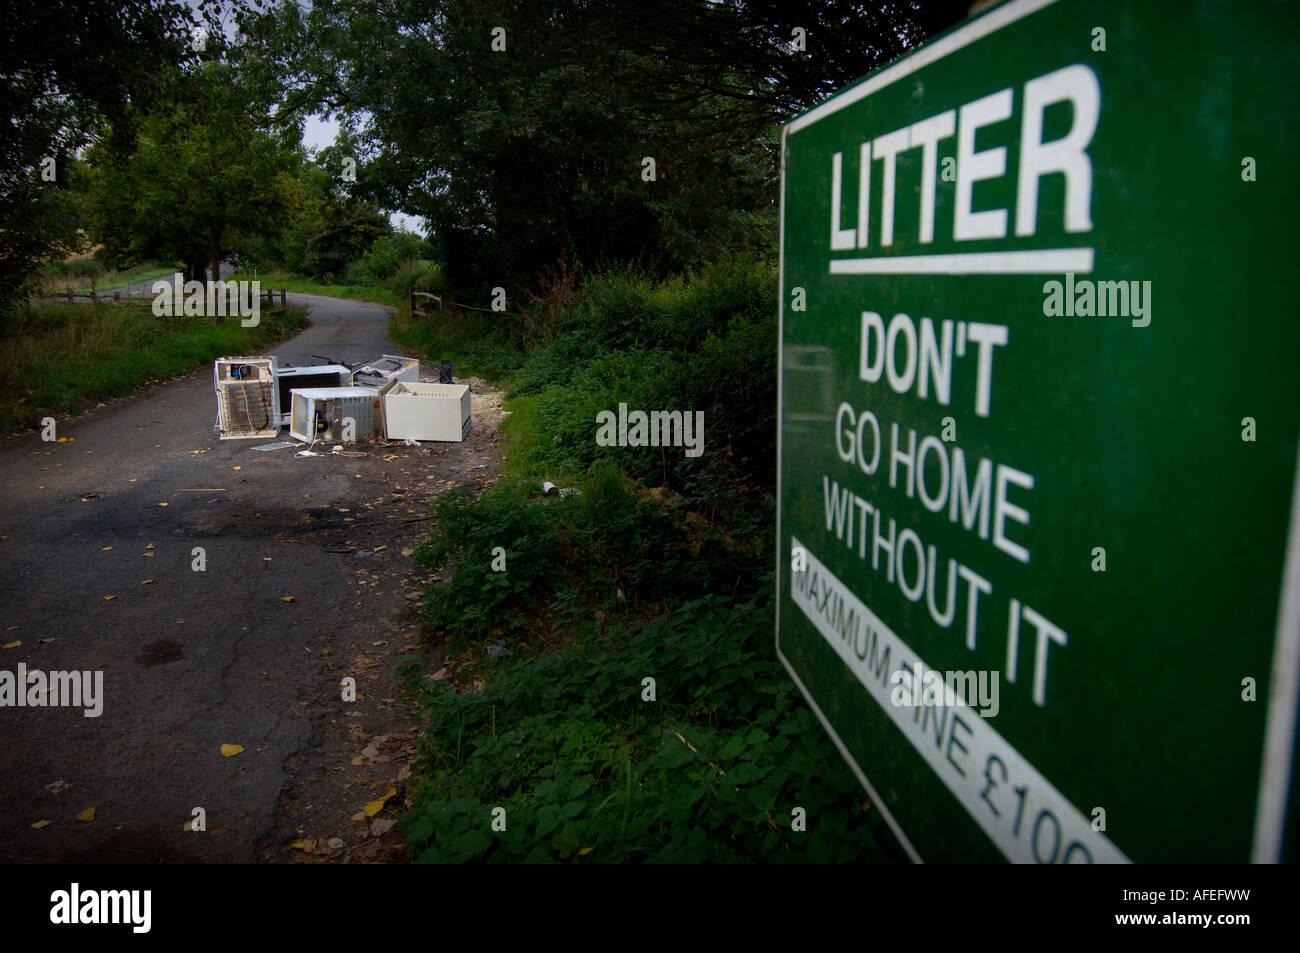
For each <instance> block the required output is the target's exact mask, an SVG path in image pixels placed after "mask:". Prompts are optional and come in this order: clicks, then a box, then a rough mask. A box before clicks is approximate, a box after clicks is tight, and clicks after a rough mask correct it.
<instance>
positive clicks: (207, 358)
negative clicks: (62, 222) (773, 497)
mask: <svg viewBox="0 0 1300 953" xmlns="http://www.w3.org/2000/svg"><path fill="white" fill-rule="evenodd" d="M306 326H307V318H306V315H305V314H304V313H303V312H302V311H301V310H299V309H292V308H291V309H289V310H288V311H286V312H283V313H280V314H272V313H270V312H267V311H263V312H262V314H261V320H260V322H259V323H258V325H257V326H256V327H248V328H246V327H242V326H241V324H240V319H239V318H229V317H225V318H221V317H213V318H202V317H185V318H172V317H164V318H160V317H157V316H155V315H154V313H153V310H152V308H151V302H149V301H132V302H129V303H128V302H119V303H112V302H99V303H97V304H90V303H88V302H84V303H80V304H51V303H45V304H37V305H28V306H26V307H21V308H19V309H18V311H17V314H16V317H15V322H14V325H13V328H12V331H11V332H10V333H9V334H6V335H4V336H2V337H0V432H8V431H10V430H15V429H19V428H23V427H38V426H39V425H40V421H41V418H42V417H45V416H54V417H56V418H57V417H62V416H65V415H67V414H74V413H77V412H79V411H82V410H85V409H86V408H87V407H88V406H92V405H94V404H95V403H97V402H99V401H106V400H109V399H110V398H113V397H121V396H123V395H125V394H129V393H131V391H133V390H135V389H136V388H138V387H140V386H141V385H143V384H146V383H149V382H151V381H155V380H165V379H167V378H169V377H174V376H176V375H178V374H183V373H185V372H187V371H190V370H193V369H194V368H195V367H198V366H201V365H203V364H206V363H210V362H211V361H212V359H213V358H215V357H220V356H221V355H223V354H248V353H256V352H258V351H260V350H262V349H264V348H266V347H267V346H268V345H270V344H272V343H274V342H275V341H278V340H281V339H283V338H285V337H288V336H289V335H290V334H293V333H294V332H295V331H297V330H299V329H301V328H304V327H306Z"/></svg>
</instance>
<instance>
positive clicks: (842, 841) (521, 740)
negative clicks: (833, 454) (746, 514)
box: [403, 587, 896, 863]
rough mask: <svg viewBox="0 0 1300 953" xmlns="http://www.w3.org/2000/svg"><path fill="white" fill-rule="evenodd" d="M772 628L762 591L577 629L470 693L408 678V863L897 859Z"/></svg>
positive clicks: (508, 662)
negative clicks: (578, 633)
mask: <svg viewBox="0 0 1300 953" xmlns="http://www.w3.org/2000/svg"><path fill="white" fill-rule="evenodd" d="M771 632H772V609H771V590H770V587H769V588H768V589H767V590H766V591H764V592H763V593H762V594H760V595H759V596H758V597H756V598H754V599H752V600H748V601H746V602H743V603H739V602H735V601H733V600H730V599H728V598H723V597H716V596H708V597H704V598H701V599H697V600H694V601H691V602H688V603H686V604H685V605H683V606H681V607H680V608H679V609H678V610H676V611H675V612H673V613H671V614H664V615H662V616H660V617H658V618H657V619H655V620H654V621H652V622H651V623H650V624H649V625H646V626H644V627H643V628H641V630H640V631H638V632H635V633H633V632H631V631H629V630H628V629H626V628H623V627H621V626H614V627H607V628H606V629H604V630H603V631H599V627H598V626H596V625H595V624H594V623H593V624H592V626H591V631H590V632H589V635H588V638H587V639H586V640H585V641H584V642H583V643H581V644H576V645H571V646H570V647H568V648H566V649H564V650H561V651H554V652H548V653H542V654H533V655H529V654H519V655H516V656H514V657H511V658H508V659H505V660H503V661H502V662H501V664H500V667H499V668H498V669H497V672H496V674H495V675H494V676H493V677H492V678H491V679H490V681H489V682H488V684H487V686H486V687H485V689H484V690H483V691H469V692H465V693H458V692H457V691H456V689H455V688H454V687H453V686H452V685H450V684H449V683H447V682H443V681H440V682H434V681H430V680H427V679H424V678H421V677H420V675H419V671H418V667H416V666H410V667H408V668H407V669H406V670H405V671H404V673H403V674H405V675H406V677H407V690H408V693H409V695H410V697H411V698H412V700H413V701H414V703H415V708H416V711H417V715H418V721H419V723H420V724H421V725H422V726H423V730H422V732H421V734H420V737H419V741H418V747H419V758H420V762H421V763H420V768H421V770H420V771H419V772H418V775H417V776H418V777H419V778H420V779H421V780H420V782H419V784H418V785H417V788H416V790H415V794H414V798H413V801H412V807H411V809H410V811H409V812H407V814H406V815H404V817H403V824H404V825H405V827H406V831H407V835H408V840H409V842H410V844H411V845H412V846H413V848H414V849H415V852H416V859H417V860H418V861H420V862H427V863H447V862H464V861H482V862H489V863H491V862H520V861H523V862H565V861H573V860H578V859H583V858H585V859H588V860H591V861H598V862H617V861H650V862H700V861H721V862H727V861H758V860H788V861H796V862H799V861H808V862H836V861H859V862H861V861H886V860H891V859H896V856H895V852H896V848H893V847H892V843H887V839H886V838H885V837H883V836H882V835H881V831H882V830H883V828H882V827H881V825H880V822H879V819H878V815H876V814H874V813H872V812H869V811H866V810H864V805H863V801H864V798H863V795H862V793H861V790H860V789H859V788H858V785H857V781H856V780H855V779H854V778H853V777H852V775H851V774H850V773H849V772H848V770H847V768H846V767H845V766H844V764H843V762H842V760H841V759H840V758H839V757H838V756H837V754H836V752H835V751H834V750H833V748H832V747H831V743H830V742H829V741H828V740H827V739H826V736H825V732H823V731H822V730H821V727H820V725H818V723H817V720H816V718H815V717H814V716H813V715H812V713H811V711H809V710H808V708H807V707H806V706H805V705H804V703H803V702H802V700H801V699H800V698H799V697H798V693H797V692H796V690H795V689H794V686H793V685H792V684H791V683H790V680H789V678H788V677H787V676H786V674H785V672H784V671H783V670H782V669H781V668H780V666H779V665H778V664H777V663H776V662H775V661H774V660H773V658H772V653H771ZM647 676H649V677H650V678H653V679H654V683H653V684H654V691H653V699H654V700H653V701H651V700H647V698H648V697H649V696H650V693H649V692H648V691H647V688H646V686H647V684H648V683H647V681H646V679H647ZM498 808H501V809H504V813H502V812H500V811H496V809H498ZM796 808H798V809H801V810H800V811H797V810H796ZM799 816H802V817H803V818H804V819H805V820H804V821H803V822H800V823H796V818H797V817H799ZM494 821H495V823H494ZM805 823H806V828H805V829H802V830H801V829H799V828H801V827H804V826H805ZM878 842H879V843H878ZM882 844H884V845H885V846H881V845H882Z"/></svg>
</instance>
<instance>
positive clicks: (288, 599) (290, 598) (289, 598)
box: [280, 596, 293, 602]
mask: <svg viewBox="0 0 1300 953" xmlns="http://www.w3.org/2000/svg"><path fill="white" fill-rule="evenodd" d="M280 601H281V602H293V596H281V597H280Z"/></svg>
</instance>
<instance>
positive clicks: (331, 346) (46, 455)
mask: <svg viewBox="0 0 1300 953" xmlns="http://www.w3.org/2000/svg"><path fill="white" fill-rule="evenodd" d="M290 301H291V303H299V304H306V305H307V306H308V307H309V317H310V319H311V321H312V327H310V328H309V329H307V330H306V331H304V332H302V333H301V334H299V335H298V336H296V337H295V338H293V339H291V340H290V341H288V342H285V343H284V344H282V345H281V346H279V347H277V348H275V349H273V351H272V353H274V354H275V355H276V357H277V359H278V360H279V361H280V363H291V364H306V363H309V359H310V357H311V355H314V354H315V355H324V356H328V357H330V358H332V359H335V360H338V361H344V362H348V363H355V362H360V361H362V360H369V359H372V358H375V357H378V356H379V355H380V354H381V353H384V352H388V353H398V350H397V349H396V347H395V346H394V345H393V344H392V342H390V341H389V340H388V339H387V336H386V333H385V331H386V327H387V321H388V311H387V309H385V308H384V307H382V306H380V305H374V304H363V303H359V302H353V301H341V300H335V299H330V298H322V297H316V296H307V295H291V296H290ZM424 376H425V377H426V379H427V378H428V377H429V376H430V375H429V373H428V369H426V373H425V375H424ZM433 379H435V380H436V371H435V372H434V375H433ZM214 417H215V399H214V396H213V391H212V372H211V368H210V367H209V368H206V369H201V370H199V371H196V372H195V373H193V374H191V375H189V376H187V377H185V378H183V379H181V380H177V381H173V382H169V383H166V384H160V385H153V386H150V387H148V388H147V389H146V390H145V391H144V392H142V393H140V394H138V395H136V396H134V397H131V398H129V399H126V400H122V401H116V402H113V403H112V404H110V405H108V406H107V407H104V408H102V409H100V410H99V411H97V412H95V413H92V414H90V415H86V416H83V417H80V418H73V419H70V420H66V421H59V427H58V436H60V437H67V438H69V440H68V442H65V443H48V442H43V441H42V440H41V437H40V435H39V434H20V435H16V436H13V437H10V438H7V439H5V440H4V441H2V442H0V486H3V488H4V494H5V501H4V504H3V507H0V581H2V583H3V585H2V588H0V608H2V610H3V611H0V630H3V631H0V645H4V646H11V645H12V644H13V643H15V642H20V643H21V645H16V646H13V647H5V648H0V671H3V670H7V671H10V672H15V673H16V672H17V668H18V665H19V663H24V664H25V665H26V666H27V668H28V670H30V669H33V668H39V669H41V670H43V671H45V672H57V671H72V670H76V671H81V672H102V673H103V698H102V707H103V710H102V714H101V715H100V716H99V717H85V714H84V709H83V708H71V707H63V708H51V707H38V708H31V707H21V708H20V707H0V734H2V736H3V739H4V741H3V745H2V746H0V859H3V860H4V861H8V862H12V861H76V860H93V861H138V862H145V863H157V862H186V861H189V862H222V861H245V862H250V861H254V860H257V859H267V858H268V857H270V856H271V854H272V853H273V852H274V851H277V850H280V849H282V848H281V847H280V846H279V842H280V841H281V840H283V839H284V838H285V837H287V836H290V835H291V834H293V833H294V830H293V829H292V828H291V827H285V823H286V819H285V817H284V812H283V809H282V805H281V803H280V802H281V797H282V794H284V792H285V791H287V790H289V789H295V790H296V791H297V800H298V802H299V803H303V804H306V803H310V802H312V801H313V800H315V799H314V798H313V797H312V785H314V784H319V785H327V782H329V777H330V776H329V772H330V771H341V770H345V769H344V768H339V767H336V766H334V765H327V764H324V763H321V761H322V759H324V758H326V757H335V756H338V755H339V752H334V754H333V755H330V754H329V752H330V750H331V748H334V747H337V745H336V744H335V742H334V741H332V740H328V738H342V737H343V733H344V732H345V731H350V732H351V735H350V737H352V738H357V737H362V738H364V737H366V732H365V731H361V730H360V729H358V728H356V727H355V725H351V726H350V725H349V723H348V719H347V718H346V717H345V716H346V715H356V714H358V711H347V712H343V709H344V708H346V704H345V703H343V702H342V701H341V700H340V693H339V691H338V687H337V686H338V683H339V679H340V677H341V676H342V675H344V674H349V673H350V674H354V675H357V677H358V681H359V682H360V683H362V690H363V691H364V690H365V689H366V686H367V685H371V687H372V688H373V691H371V695H372V696H373V697H372V699H371V700H372V701H373V702H376V703H378V704H379V708H381V709H383V710H384V711H386V712H387V714H388V717H389V720H390V723H395V721H394V719H397V718H398V715H399V713H400V712H401V709H400V706H399V705H394V704H393V698H392V697H391V696H392V695H394V694H395V692H394V691H393V688H392V685H391V678H392V677H391V675H390V674H388V673H387V669H386V667H385V665H383V664H381V663H382V662H383V661H384V658H385V657H391V655H393V654H396V653H398V652H399V651H400V649H401V645H400V638H399V633H397V632H396V631H394V629H393V625H394V622H393V620H394V619H395V618H405V619H406V620H407V621H409V620H410V618H411V616H412V614H413V612H414V603H413V601H412V599H413V598H414V597H413V596H412V595H411V591H415V589H411V591H408V592H403V591H402V590H403V587H412V586H414V587H415V588H418V586H416V582H418V580H413V579H412V578H410V577H409V574H410V573H411V569H410V568H409V560H404V559H403V558H402V556H401V555H400V554H399V550H400V549H401V548H402V547H403V546H405V547H410V546H413V545H414V541H415V540H416V539H417V538H418V533H419V532H421V531H422V527H424V526H427V525H428V524H427V523H420V522H419V519H420V517H421V516H423V515H425V514H426V513H427V507H426V506H425V505H424V504H425V503H426V502H427V499H428V498H429V497H430V496H431V495H433V493H434V492H436V491H437V490H439V489H441V488H445V486H446V485H449V484H450V483H454V482H472V481H473V480H475V479H478V480H480V481H481V480H482V479H484V474H485V469H483V468H480V469H477V470H475V469H474V468H476V467H481V466H482V465H483V464H484V463H487V464H488V467H487V468H486V472H488V473H490V472H491V470H492V469H493V466H492V464H493V453H494V446H493V439H492V438H491V437H489V438H488V439H478V440H474V439H471V440H469V441H466V442H465V443H464V444H446V445H436V446H433V447H428V446H426V447H420V448H411V447H403V446H401V445H400V444H398V445H389V446H385V445H383V444H374V445H370V446H360V445H359V446H358V447H357V449H358V450H359V451H361V452H365V453H366V456H365V457H364V458H354V457H347V458H344V457H339V456H323V457H317V458H299V457H295V456H294V453H295V450H294V449H287V450H276V451H270V452H264V451H256V450H254V449H253V448H254V447H256V446H259V445H261V444H265V443H268V442H270V441H267V440H228V441H220V440H218V439H217V438H216V435H215V433H214V430H213V422H214ZM279 439H286V440H287V439H289V438H288V435H287V431H283V432H282V435H281V437H280V438H279ZM385 457H390V458H391V459H387V460H385V459H384V458H385ZM411 513H415V514H416V515H415V516H411V515H409V514H411ZM390 542H391V543H392V544H393V545H392V546H391V547H388V548H383V547H386V544H388V543H390ZM196 547H201V548H202V550H203V557H204V560H205V563H206V568H205V570H204V571H196V569H195V568H194V567H195V559H196ZM329 550H334V551H332V552H331V551H329ZM408 551H409V550H408ZM384 567H386V568H387V569H388V570H389V571H388V572H385V571H384ZM404 573H405V574H406V575H405V576H403V574H404ZM398 577H401V581H400V585H399V584H398V583H397V582H396V581H395V580H396V579H397V578H398ZM109 597H111V598H109ZM286 597H292V601H286ZM402 612H405V613H406V615H405V616H401V613H402ZM385 620H386V621H385ZM385 632H389V633H392V634H391V636H390V637H391V639H392V642H393V646H392V647H391V648H378V649H375V650H371V652H370V654H371V655H372V656H373V657H371V658H362V659H360V660H357V659H356V658H342V656H345V655H348V654H349V652H350V651H351V649H350V648H347V647H343V645H342V644H343V643H344V642H346V641H347V640H348V639H349V638H350V639H353V640H354V641H355V640H358V639H363V638H364V639H369V641H368V642H366V644H367V645H379V646H384V645H385V644H386V641H387V640H381V639H375V638H373V635H375V634H381V635H382V634H383V633H385ZM406 637H407V638H408V639H409V637H410V635H409V633H408V634H407V635H406ZM408 647H409V646H408ZM358 651H359V650H358ZM354 662H355V664H354ZM363 673H364V674H363ZM367 679H369V680H370V681H369V682H367ZM385 696H386V697H385ZM380 714H382V712H381V713H380ZM398 720H400V719H398ZM408 725H409V722H408ZM358 731H360V734H358ZM327 736H328V738H327ZM343 743H344V742H342V741H340V742H338V744H343ZM226 744H231V745H239V746H242V748H243V749H244V750H243V751H242V752H240V753H238V754H236V755H234V756H230V757H226V756H223V755H222V752H221V748H222V745H226ZM372 760H373V759H372ZM379 760H381V761H387V760H388V759H387V758H381V759H379ZM382 767H386V765H385V766H382ZM347 770H350V769H347ZM304 772H306V773H308V774H310V777H306V776H305V775H304V774H303V773H304ZM387 780H388V779H386V778H384V777H383V776H382V770H369V773H368V774H366V775H363V776H361V777H360V778H359V779H358V778H355V777H349V779H348V780H347V781H346V782H340V783H335V784H333V788H334V789H336V793H337V791H341V790H343V788H345V787H346V788H348V793H347V795H346V797H344V796H342V795H339V798H340V799H341V800H340V806H339V808H338V810H339V811H342V810H343V809H344V807H343V805H344V803H346V804H351V803H353V802H357V803H364V798H365V797H366V792H365V790H364V789H365V786H366V784H367V783H370V784H379V785H382V784H383V783H385V782H386V781H387ZM304 785H305V791H306V793H304ZM321 800H322V803H325V802H326V801H327V800H328V798H322V799H321ZM92 807H93V808H94V809H95V816H94V819H93V820H78V819H77V815H79V814H82V813H83V812H84V811H85V810H86V809H88V808H92ZM195 808H202V809H203V811H204V815H205V821H206V826H207V828H208V832H205V833H201V834H196V833H192V832H190V833H187V832H185V831H184V830H183V828H184V825H185V823H186V822H187V821H190V820H191V818H192V817H193V816H194V809H195ZM336 813H337V812H336ZM289 820H290V822H293V821H294V820H295V819H294V818H290V819H289ZM345 820H346V818H345V819H344V821H345ZM344 821H338V822H337V823H338V824H343V823H344ZM42 822H45V823H42ZM321 823H322V824H325V825H327V826H328V825H334V824H336V821H335V819H334V818H333V817H332V816H331V817H330V818H327V819H324V820H322V821H321ZM340 831H341V832H342V828H340ZM214 832H215V833H214ZM321 833H322V837H324V836H325V835H326V834H330V833H333V828H332V827H331V828H330V829H328V830H323V831H322V832H321ZM344 833H346V832H344ZM357 836H358V837H364V836H365V832H364V831H362V832H360V833H359V834H357ZM267 845H270V846H269V847H268V846H267Z"/></svg>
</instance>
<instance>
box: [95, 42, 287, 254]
mask: <svg viewBox="0 0 1300 953" xmlns="http://www.w3.org/2000/svg"><path fill="white" fill-rule="evenodd" d="M259 112H260V115H259ZM265 121H266V113H265V111H264V103H262V102H261V101H260V100H259V97H258V96H257V95H256V94H255V93H253V92H250V90H249V88H248V87H247V86H246V84H244V83H243V82H242V81H241V78H240V77H239V76H238V75H237V73H236V72H235V71H234V70H233V69H232V68H231V67H230V66H229V65H228V64H225V63H222V62H219V61H210V62H207V63H204V64H202V66H201V67H200V68H198V69H195V70H193V71H190V72H188V73H186V74H184V75H183V76H179V77H176V79H175V82H174V83H173V85H172V88H171V90H170V92H169V95H168V97H167V99H166V100H165V101H163V102H161V103H160V104H159V105H158V106H157V107H156V108H155V109H153V110H151V111H150V112H149V113H148V114H146V115H144V116H143V117H139V118H138V119H137V124H138V128H139V132H138V139H137V143H136V145H135V147H134V149H132V150H131V151H129V152H128V151H124V150H121V149H119V148H116V147H114V146H113V145H112V144H107V143H106V144H104V145H103V146H101V147H99V148H96V149H95V150H93V151H92V153H91V156H90V166H91V170H92V185H91V198H90V201H89V212H88V225H89V231H90V234H91V237H92V238H93V239H94V240H95V241H98V242H102V243H103V246H104V247H103V249H102V252H101V254H102V257H104V258H105V259H106V260H107V261H108V262H110V263H120V262H126V261H138V260H141V259H151V258H152V259H158V260H162V261H177V262H183V263H184V265H185V269H186V274H187V277H191V278H195V279H198V280H202V279H203V278H204V276H205V272H206V269H207V268H209V267H210V268H211V271H212V274H213V275H214V276H215V275H218V274H220V272H219V267H220V263H221V262H222V261H223V260H225V258H226V257H228V256H230V255H233V254H236V253H238V252H240V251H242V250H244V249H245V248H247V247H248V246H249V245H250V244H251V243H252V242H253V240H254V239H255V238H258V237H265V236H268V235H269V236H274V235H276V234H278V233H280V232H282V231H283V230H284V228H285V227H286V224H287V220H288V218H289V216H290V215H291V214H292V213H293V211H294V210H295V209H296V208H297V206H298V205H299V204H300V201H301V196H300V194H299V193H300V189H299V187H298V186H297V185H296V183H295V182H294V181H293V178H292V176H291V175H290V169H291V168H292V167H293V166H294V165H295V164H296V162H297V161H298V159H297V157H296V156H295V154H294V151H293V149H292V148H291V147H289V146H287V145H286V144H285V143H284V142H283V141H282V140H281V139H279V138H277V137H275V136H273V135H271V134H270V133H268V132H267V131H265V130H264V129H262V128H259V124H265Z"/></svg>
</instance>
